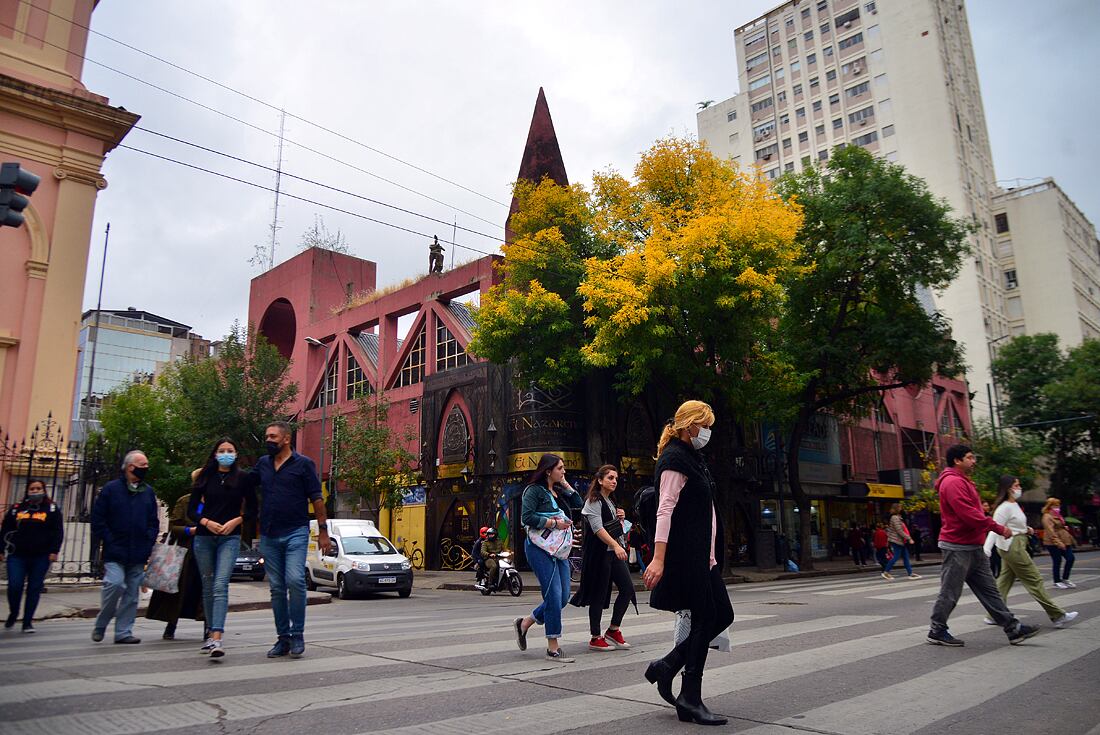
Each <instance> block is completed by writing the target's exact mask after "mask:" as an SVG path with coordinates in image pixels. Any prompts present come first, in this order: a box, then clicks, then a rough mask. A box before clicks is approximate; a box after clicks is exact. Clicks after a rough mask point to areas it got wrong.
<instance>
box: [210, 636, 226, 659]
mask: <svg viewBox="0 0 1100 735" xmlns="http://www.w3.org/2000/svg"><path fill="white" fill-rule="evenodd" d="M224 655H225V649H224V648H222V642H221V641H220V640H217V639H215V640H212V641H210V658H221V657H222V656H224Z"/></svg>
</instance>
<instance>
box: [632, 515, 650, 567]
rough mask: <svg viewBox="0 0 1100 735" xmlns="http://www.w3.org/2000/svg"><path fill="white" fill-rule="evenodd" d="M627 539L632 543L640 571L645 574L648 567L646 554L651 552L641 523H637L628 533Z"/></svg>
mask: <svg viewBox="0 0 1100 735" xmlns="http://www.w3.org/2000/svg"><path fill="white" fill-rule="evenodd" d="M627 541H628V542H629V543H630V549H631V551H633V552H634V558H635V559H636V560H637V562H638V572H640V573H641V574H645V568H646V563H645V559H646V555H647V554H648V553H649V544H648V543H647V542H646V535H645V532H644V531H642V528H641V526H640V524H639V523H635V524H634V525H633V526H632V527H631V529H630V533H629V534H627Z"/></svg>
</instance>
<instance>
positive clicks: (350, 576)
mask: <svg viewBox="0 0 1100 735" xmlns="http://www.w3.org/2000/svg"><path fill="white" fill-rule="evenodd" d="M328 532H329V538H330V540H331V541H332V549H331V553H329V554H327V555H323V554H321V551H320V549H319V548H318V546H317V521H310V522H309V550H308V551H307V552H306V584H307V586H308V587H309V588H310V589H311V590H313V589H317V587H319V586H320V587H335V588H336V596H337V597H339V598H340V599H341V600H346V599H348V598H350V597H352V596H355V595H358V594H361V593H364V592H396V593H397V594H398V595H400V596H401V597H408V596H409V595H411V594H412V584H413V571H412V563H411V562H410V561H409V560H408V559H407V558H405V556H404V555H403V554H401V552H399V551H398V550H397V549H395V548H394V546H393V544H392V543H390V540H389V539H388V538H386V537H385V536H383V535H382V533H381V532H380V531H379V530H378V529H377V528H376V527H375V525H374V523H373V522H371V521H362V520H355V519H344V518H334V519H332V520H330V521H328Z"/></svg>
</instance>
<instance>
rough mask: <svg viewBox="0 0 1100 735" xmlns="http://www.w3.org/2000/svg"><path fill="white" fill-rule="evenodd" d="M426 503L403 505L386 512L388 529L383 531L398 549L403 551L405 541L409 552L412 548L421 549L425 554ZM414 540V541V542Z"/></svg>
mask: <svg viewBox="0 0 1100 735" xmlns="http://www.w3.org/2000/svg"><path fill="white" fill-rule="evenodd" d="M426 508H427V506H426V505H422V504H421V505H403V506H401V507H400V508H397V509H396V510H394V511H393V512H392V513H387V514H386V515H387V516H389V517H387V519H386V520H387V521H388V524H387V525H389V526H390V528H389V531H388V532H387V531H383V533H385V534H386V536H387V537H388V538H389V539H390V541H393V544H394V546H396V547H397V550H398V551H402V552H404V551H405V550H406V549H404V547H405V546H406V543H407V545H408V549H407V551H408V552H409V553H410V554H411V553H412V550H413V549H422V550H423V551H424V553H425V554H427V553H428V552H427V545H426V543H425V537H426V534H425V528H426V526H425V510H426ZM414 542H415V543H414Z"/></svg>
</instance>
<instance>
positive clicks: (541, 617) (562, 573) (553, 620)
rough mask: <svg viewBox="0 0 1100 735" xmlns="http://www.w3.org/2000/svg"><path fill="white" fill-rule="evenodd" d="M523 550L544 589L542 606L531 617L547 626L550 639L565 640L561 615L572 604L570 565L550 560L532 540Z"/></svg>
mask: <svg viewBox="0 0 1100 735" xmlns="http://www.w3.org/2000/svg"><path fill="white" fill-rule="evenodd" d="M523 550H524V553H526V554H527V563H528V564H530V565H531V569H532V570H533V571H534V572H535V576H536V577H538V580H539V587H540V588H541V589H542V604H541V605H539V606H538V607H536V608H535V609H534V610H532V611H531V617H532V618H534V619H535V622H536V623H538V624H539V625H545V626H546V637H547V638H561V611H562V609H563V608H564V607H565V606H566V605H568V604H569V562H568V561H567V560H566V559H558V558H556V557H553V556H550V555H549V554H547V553H546V552H545V551H543V550H542V549H540V548H539V547H537V546H535V545H534V544H533V543H531V541H530V539H524V541H523Z"/></svg>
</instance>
